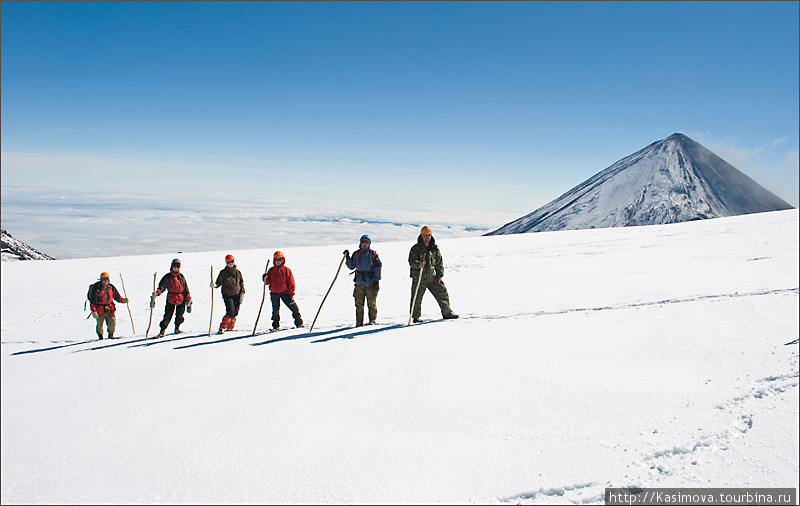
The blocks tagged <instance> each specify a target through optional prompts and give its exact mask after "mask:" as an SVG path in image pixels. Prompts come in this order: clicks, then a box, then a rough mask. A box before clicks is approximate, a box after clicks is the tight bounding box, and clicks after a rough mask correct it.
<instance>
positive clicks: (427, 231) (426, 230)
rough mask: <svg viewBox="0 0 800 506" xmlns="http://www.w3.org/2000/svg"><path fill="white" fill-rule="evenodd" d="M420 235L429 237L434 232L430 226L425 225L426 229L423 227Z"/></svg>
mask: <svg viewBox="0 0 800 506" xmlns="http://www.w3.org/2000/svg"><path fill="white" fill-rule="evenodd" d="M420 233H421V234H422V235H428V234H432V233H433V232H432V231H431V227H429V226H428V225H425V226H424V227H422V231H421V232H420Z"/></svg>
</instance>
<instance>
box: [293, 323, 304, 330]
mask: <svg viewBox="0 0 800 506" xmlns="http://www.w3.org/2000/svg"><path fill="white" fill-rule="evenodd" d="M303 327H305V325H303V324H302V323H301V324H300V325H295V326H294V328H296V329H302V328H303Z"/></svg>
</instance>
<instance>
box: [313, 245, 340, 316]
mask: <svg viewBox="0 0 800 506" xmlns="http://www.w3.org/2000/svg"><path fill="white" fill-rule="evenodd" d="M345 258H347V255H342V261H341V262H339V268H338V269H336V276H334V277H333V281H331V286H330V288H328V292H327V293H326V294H325V297H323V298H322V302H321V303H320V305H319V309H317V316H315V317H314V321H313V323H311V328H310V329H309V330H308V331H309V332H311V331H312V330H314V324H315V323H317V318H319V312H320V311H322V304H325V299H327V298H328V294H329V293H331V288H333V284H334V283H336V278H338V277H339V271H340V270H342V264H343V263H344V259H345Z"/></svg>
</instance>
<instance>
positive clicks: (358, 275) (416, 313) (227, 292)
mask: <svg viewBox="0 0 800 506" xmlns="http://www.w3.org/2000/svg"><path fill="white" fill-rule="evenodd" d="M343 255H344V257H345V258H344V260H346V265H347V267H348V268H349V269H351V270H352V271H353V274H354V284H355V286H354V288H353V298H354V300H355V309H356V323H355V324H356V327H360V326H362V325H364V310H365V305H366V309H367V318H368V320H367V324H369V325H374V324H375V323H376V321H377V318H378V303H377V300H378V291H379V285H380V280H381V271H382V266H383V265H382V263H381V260H380V257H379V256H378V253H377V252H376V251H375V250H373V249H372V239H371V238H370V236H369V235H363V236H361V238H360V240H359V247H358V249H357V250H355V251H354V252H353V254H352V255H351V254H350V251H349V250H344V252H343ZM272 263H273V265H272V267H270V268H269V269H268V270H267V272H266V273H265V274H264V275H263V276H262V281H263V282H264V284H265V285H266V286H269V291H270V301H271V302H272V330H279V329H280V304H281V302H283V304H285V305H286V307H288V308H289V310H290V311H291V312H292V318H293V319H294V324H295V327H298V328H300V327H303V318H302V316H301V315H300V309H299V308H298V307H297V302H295V300H294V294H295V282H294V275H293V274H292V271H291V270H290V269H289V268H288V267H287V266H286V258H285V257H284V255H283V253H281V252H280V251H276V252H275V254H274V255H273V257H272ZM408 263H409V267H410V269H411V270H410V276H411V303H410V312H411V318H412V319H413V322H414V323H420V322H421V321H422V320H421V319H420V316H421V315H422V298H423V295H424V294H425V292H426V291H430V292H431V294H432V295H433V296H434V298H435V299H436V301H437V302H438V304H439V309H440V310H441V313H442V317H443V318H445V319H451V318H458V315H457V314H455V313H454V312H453V310H452V309H451V308H450V297H449V295H448V293H447V287H445V285H444V280H443V276H444V263H443V260H442V254H441V252H440V251H439V247H438V246H437V245H436V241H435V240H434V238H433V234H432V231H431V228H430V227H428V226H424V227H422V230H421V231H420V234H419V237H418V238H417V242H416V244H414V246H412V247H411V251H409V254H408ZM210 287H211V288H212V289H216V288H222V290H221V292H222V299H223V301H224V302H225V316H223V317H222V321H221V322H220V324H219V330H218V332H217V333H218V334H222V333H224V332H226V331H230V330H233V327H234V325H235V324H236V317H237V315H238V314H239V308H240V307H241V305H242V303H243V302H244V293H245V289H244V276H242V272H241V271H240V270H239V269H238V268H237V267H236V262H235V259H234V258H233V255H227V256H226V257H225V268H224V269H223V270H221V271H220V273H219V275H218V276H217V279H216V281H212V282H211V283H210ZM162 293H166V294H167V300H166V306H165V308H164V318H163V319H162V320H161V323H160V324H159V326H160V328H161V331H160V332H159V333H158V335H157V336H156V337H164V333H165V332H166V330H167V327H168V326H169V324H170V321H171V320H172V317H173V315H174V316H175V334H180V333H181V332H182V331H181V329H180V326H181V324H182V323H183V322H184V313H191V312H192V296H191V294H190V292H189V285H188V284H187V282H186V278H185V277H184V275H183V274H182V273H181V262H180V260H179V259H177V258H176V259H174V260H173V261H172V263H171V265H170V271H169V272H168V273H167V274H165V275H164V277H162V278H161V281H160V282H159V283H158V288H157V289H156V291H154V292H153V293H152V294H151V296H150V308H151V309H152V308H153V307H155V301H156V297H158V296H160V295H161V294H162ZM88 299H89V301H90V302H91V309H92V316H94V317H95V318H96V319H97V335H98V337H99V339H103V322H106V325H107V327H108V337H109V338H110V339H113V338H114V330H115V326H116V319H115V317H114V313H115V311H116V307H115V306H114V301H117V302H120V303H123V304H127V303H128V299H127V298H122V297H120V295H119V292H118V291H117V289H116V288H115V287H114V285H112V284H111V283H110V282H109V277H108V273H106V272H103V273H102V274H101V275H100V280H99V281H98V282H96V283H94V284H93V285H91V286H90V288H89V293H88Z"/></svg>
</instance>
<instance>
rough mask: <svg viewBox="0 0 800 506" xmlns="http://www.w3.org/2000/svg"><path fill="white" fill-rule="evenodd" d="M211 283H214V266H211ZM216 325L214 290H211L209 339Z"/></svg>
mask: <svg viewBox="0 0 800 506" xmlns="http://www.w3.org/2000/svg"><path fill="white" fill-rule="evenodd" d="M211 282H212V283H213V282H214V266H213V265H212V266H211ZM212 325H214V288H211V316H210V317H209V319H208V337H211V327H212Z"/></svg>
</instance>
